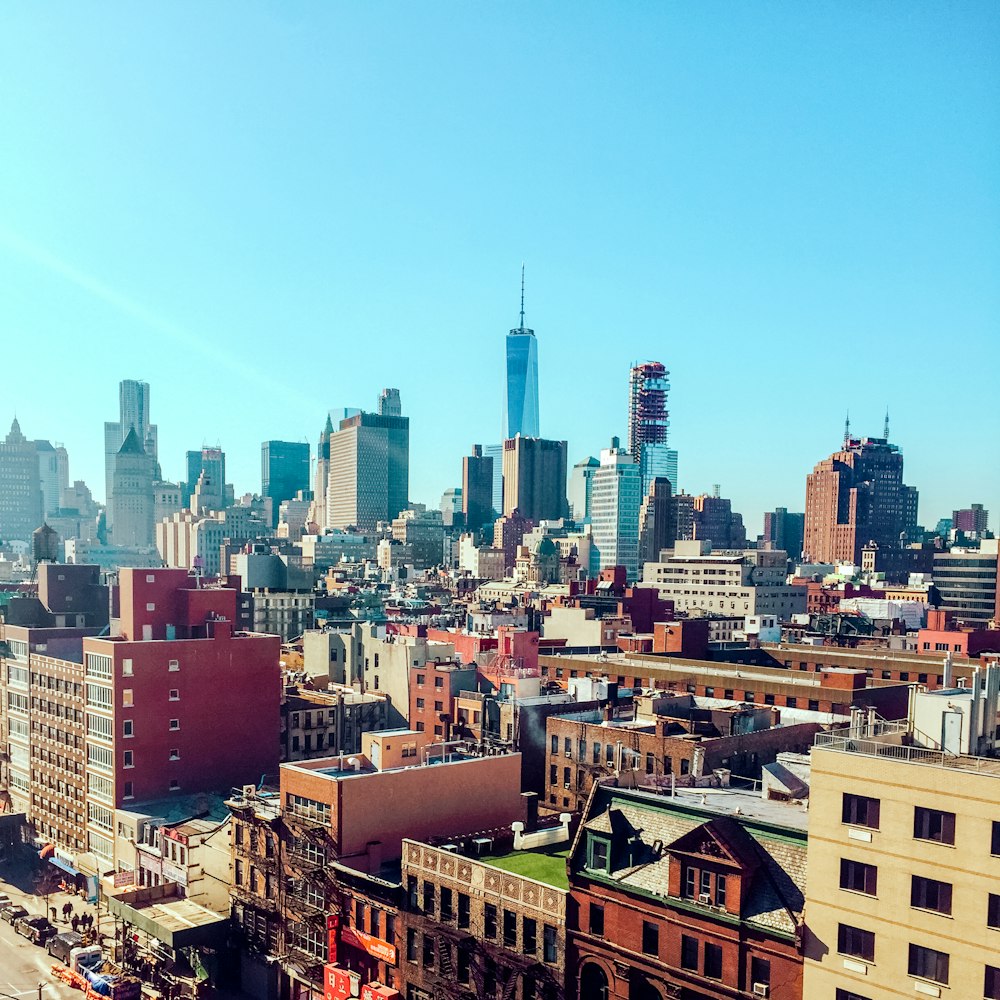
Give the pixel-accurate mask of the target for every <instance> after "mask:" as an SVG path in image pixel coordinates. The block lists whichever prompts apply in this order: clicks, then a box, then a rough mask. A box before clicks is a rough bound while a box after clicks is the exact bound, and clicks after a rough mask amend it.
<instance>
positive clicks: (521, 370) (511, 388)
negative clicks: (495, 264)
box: [503, 265, 540, 439]
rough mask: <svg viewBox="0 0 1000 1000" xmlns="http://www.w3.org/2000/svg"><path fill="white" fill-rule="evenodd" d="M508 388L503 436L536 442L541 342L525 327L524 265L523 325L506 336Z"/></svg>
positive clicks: (538, 432) (505, 399) (521, 323)
mask: <svg viewBox="0 0 1000 1000" xmlns="http://www.w3.org/2000/svg"><path fill="white" fill-rule="evenodd" d="M505 357H506V365H505V369H504V372H505V385H504V397H503V404H504V405H503V436H504V438H505V439H508V438H513V437H516V436H517V435H518V434H520V435H521V436H522V437H526V438H537V437H538V436H539V434H540V430H539V419H538V341H537V340H536V339H535V331H534V330H531V329H529V328H528V327H526V326H525V325H524V265H521V318H520V323H519V325H518V326H516V327H515V328H514V329H513V330H511V331H510V333H508V334H507V342H506V354H505Z"/></svg>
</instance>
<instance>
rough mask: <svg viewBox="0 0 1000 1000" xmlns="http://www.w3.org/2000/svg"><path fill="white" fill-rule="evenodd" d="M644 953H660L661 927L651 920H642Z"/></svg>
mask: <svg viewBox="0 0 1000 1000" xmlns="http://www.w3.org/2000/svg"><path fill="white" fill-rule="evenodd" d="M642 953H643V954H644V955H658V954H659V953H660V928H659V926H658V925H656V924H654V923H653V922H652V921H651V920H643V922H642Z"/></svg>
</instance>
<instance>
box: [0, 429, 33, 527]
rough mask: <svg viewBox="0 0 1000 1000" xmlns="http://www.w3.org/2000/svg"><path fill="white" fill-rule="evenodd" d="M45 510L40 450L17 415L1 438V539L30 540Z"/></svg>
mask: <svg viewBox="0 0 1000 1000" xmlns="http://www.w3.org/2000/svg"><path fill="white" fill-rule="evenodd" d="M42 513H43V512H42V488H41V483H40V480H39V475H38V451H37V450H36V448H35V442H34V441H30V440H28V438H26V437H25V436H24V433H23V432H22V431H21V424H20V423H19V422H18V419H17V417H15V418H14V419H13V421H12V422H11V425H10V431H9V432H8V434H7V436H6V438H4V440H3V441H2V442H0V540H3V541H5V542H9V541H19V542H30V541H31V533H32V532H33V531H34V530H35V528H38V527H40V526H41V523H42Z"/></svg>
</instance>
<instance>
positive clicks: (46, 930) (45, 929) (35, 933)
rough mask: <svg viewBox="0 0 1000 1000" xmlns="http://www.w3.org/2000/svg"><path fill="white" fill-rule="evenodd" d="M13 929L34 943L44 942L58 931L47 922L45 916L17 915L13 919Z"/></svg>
mask: <svg viewBox="0 0 1000 1000" xmlns="http://www.w3.org/2000/svg"><path fill="white" fill-rule="evenodd" d="M14 931H15V933H17V934H20V935H21V937H26V938H27V939H28V940H29V941H33V942H34V943H35V944H45V942H46V941H48V939H49V938H50V937H52V936H53V935H55V934H58V933H59V932H58V931H57V930H56V929H55V927H53V926H52V924H50V923H49V921H48V918H46V917H30V916H28V917H19V918H18V919H17V920H15V921H14Z"/></svg>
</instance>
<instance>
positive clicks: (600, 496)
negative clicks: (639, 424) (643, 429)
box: [590, 438, 642, 581]
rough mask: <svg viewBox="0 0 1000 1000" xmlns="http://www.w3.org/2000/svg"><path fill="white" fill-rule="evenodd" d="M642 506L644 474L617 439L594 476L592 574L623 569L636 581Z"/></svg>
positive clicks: (591, 519)
mask: <svg viewBox="0 0 1000 1000" xmlns="http://www.w3.org/2000/svg"><path fill="white" fill-rule="evenodd" d="M641 504H642V473H641V471H640V468H639V466H638V465H637V464H636V462H635V461H634V459H633V456H632V455H631V454H629V452H627V451H625V450H624V449H623V448H621V447H620V446H619V441H618V438H612V439H611V447H610V448H605V449H604V450H603V451H602V452H601V464H600V466H599V467H598V468H597V469H596V470H595V472H594V476H593V484H592V493H591V506H590V522H591V528H592V532H593V534H592V539H593V545H592V548H591V566H590V575H591V576H597V574H598V572H599V571H600V570H602V569H607V568H609V567H612V566H623V567H624V568H625V576H626V578H627V579H628V580H629V581H634V580H635V579H636V578H637V577H638V576H639V574H640V570H639V508H640V506H641Z"/></svg>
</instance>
